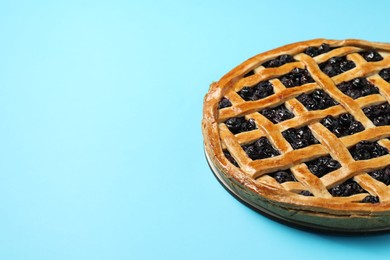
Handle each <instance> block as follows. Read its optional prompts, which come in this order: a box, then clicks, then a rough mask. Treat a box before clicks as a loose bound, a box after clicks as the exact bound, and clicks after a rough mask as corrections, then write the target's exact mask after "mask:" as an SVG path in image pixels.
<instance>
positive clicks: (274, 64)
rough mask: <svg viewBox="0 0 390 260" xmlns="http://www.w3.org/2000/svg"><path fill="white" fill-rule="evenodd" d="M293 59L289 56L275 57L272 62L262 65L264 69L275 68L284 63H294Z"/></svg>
mask: <svg viewBox="0 0 390 260" xmlns="http://www.w3.org/2000/svg"><path fill="white" fill-rule="evenodd" d="M294 61H295V60H294V58H293V56H291V55H288V54H284V55H281V56H279V57H276V58H275V59H273V60H269V61H267V62H264V63H263V64H262V65H263V66H264V67H266V68H275V67H280V66H282V65H284V64H286V63H290V62H294Z"/></svg>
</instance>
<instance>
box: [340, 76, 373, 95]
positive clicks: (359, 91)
mask: <svg viewBox="0 0 390 260" xmlns="http://www.w3.org/2000/svg"><path fill="white" fill-rule="evenodd" d="M337 88H338V89H340V90H341V92H343V93H344V94H346V95H348V96H350V97H351V98H353V99H356V98H359V97H364V96H368V95H371V94H378V93H379V91H378V88H377V87H375V86H374V85H373V84H372V83H371V82H369V81H368V80H367V79H366V78H356V79H353V80H351V81H344V82H342V83H340V84H339V85H337Z"/></svg>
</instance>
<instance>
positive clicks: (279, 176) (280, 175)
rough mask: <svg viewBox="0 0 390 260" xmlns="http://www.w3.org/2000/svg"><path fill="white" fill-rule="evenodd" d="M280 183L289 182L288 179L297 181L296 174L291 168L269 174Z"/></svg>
mask: <svg viewBox="0 0 390 260" xmlns="http://www.w3.org/2000/svg"><path fill="white" fill-rule="evenodd" d="M269 175H270V176H272V177H273V178H275V180H276V181H277V182H279V183H283V182H287V181H296V180H295V177H294V175H293V174H292V173H291V171H290V170H284V171H277V172H275V173H271V174H269Z"/></svg>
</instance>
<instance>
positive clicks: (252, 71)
mask: <svg viewBox="0 0 390 260" xmlns="http://www.w3.org/2000/svg"><path fill="white" fill-rule="evenodd" d="M254 74H255V71H254V70H250V71H249V72H248V73H246V74H245V75H244V78H246V77H249V76H252V75H254Z"/></svg>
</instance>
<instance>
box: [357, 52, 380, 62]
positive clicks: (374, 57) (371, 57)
mask: <svg viewBox="0 0 390 260" xmlns="http://www.w3.org/2000/svg"><path fill="white" fill-rule="evenodd" d="M359 54H360V55H361V56H362V57H363V58H364V59H365V60H366V61H368V62H371V61H380V60H383V57H382V56H381V55H380V54H379V53H378V52H377V51H375V50H368V51H363V52H359Z"/></svg>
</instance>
